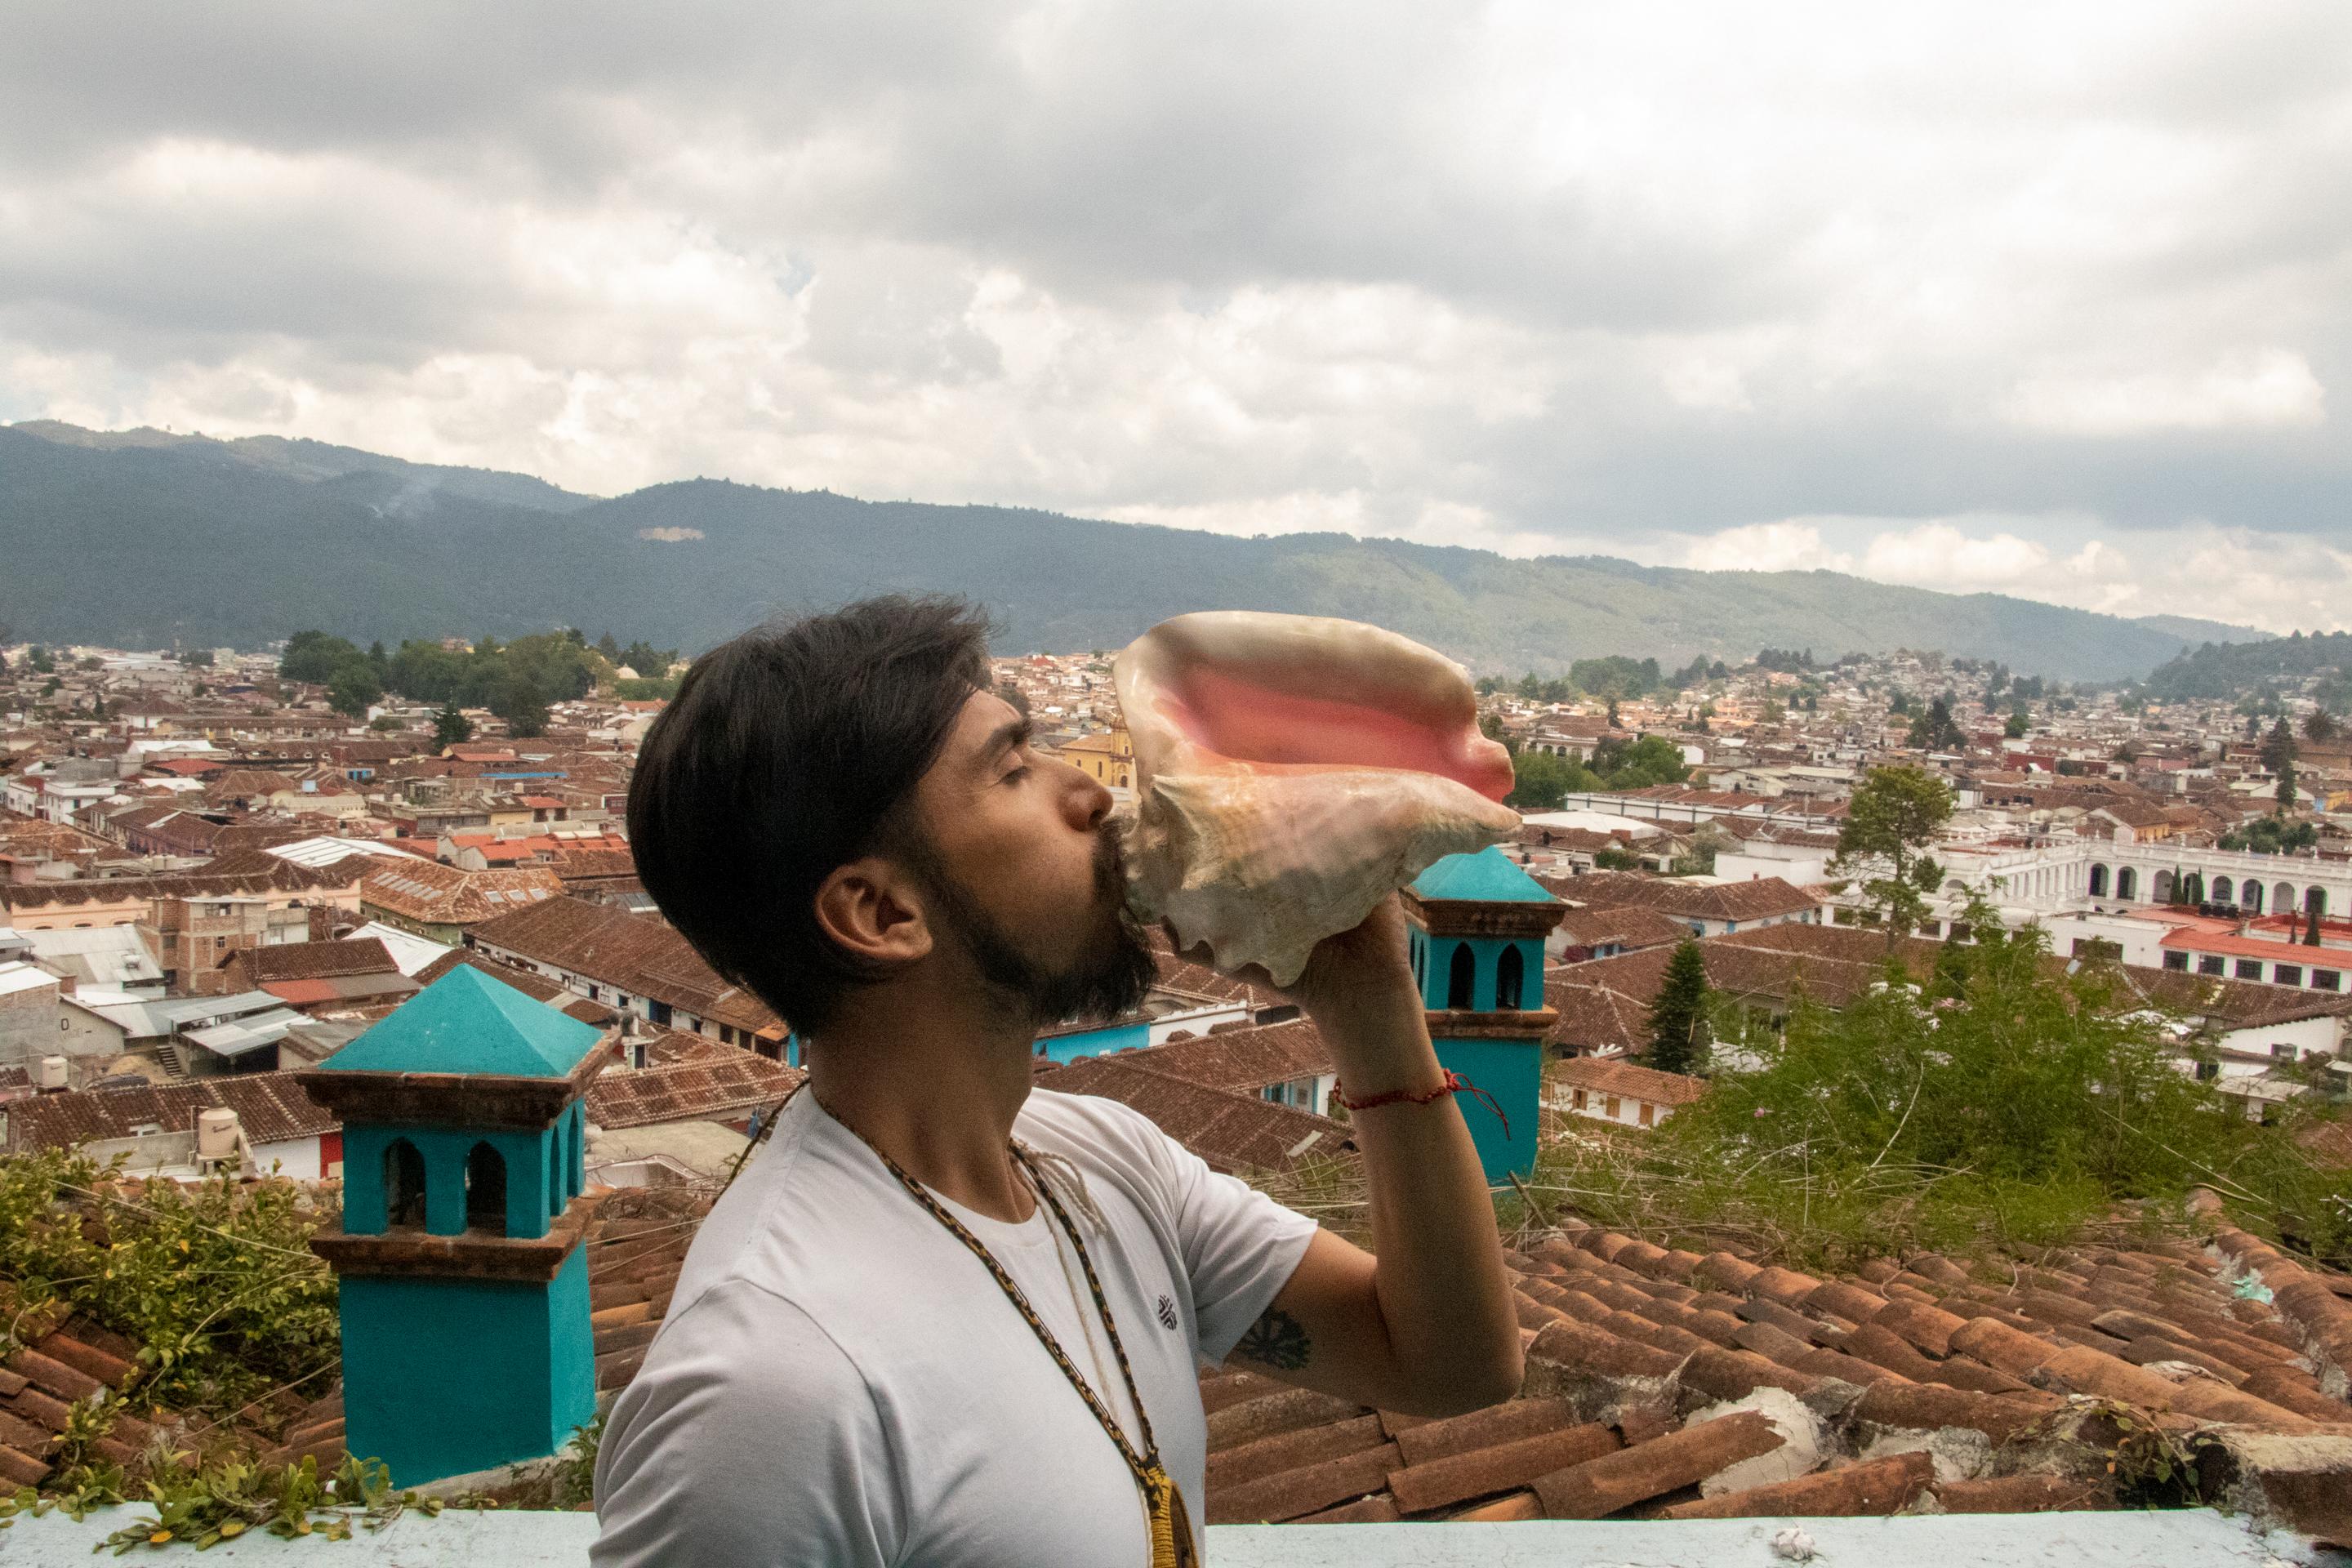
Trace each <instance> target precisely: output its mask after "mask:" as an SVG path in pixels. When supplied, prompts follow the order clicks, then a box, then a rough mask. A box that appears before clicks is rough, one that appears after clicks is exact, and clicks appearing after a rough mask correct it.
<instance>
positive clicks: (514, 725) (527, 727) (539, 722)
mask: <svg viewBox="0 0 2352 1568" xmlns="http://www.w3.org/2000/svg"><path fill="white" fill-rule="evenodd" d="M490 711H491V712H493V713H495V714H497V715H498V716H499V718H501V719H503V720H505V721H507V733H508V734H509V735H511V736H513V737H514V738H515V739H517V740H529V739H530V737H532V736H534V735H543V734H545V733H546V732H547V698H546V696H545V694H544V693H542V692H541V690H540V689H539V685H538V683H537V682H536V681H534V680H532V679H530V677H529V676H527V675H510V676H509V677H508V678H507V679H505V680H503V681H501V682H500V683H499V689H498V693H497V695H495V696H494V697H492V698H491V699H490Z"/></svg>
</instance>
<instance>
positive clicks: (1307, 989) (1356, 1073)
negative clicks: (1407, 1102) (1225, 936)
mask: <svg viewBox="0 0 2352 1568" xmlns="http://www.w3.org/2000/svg"><path fill="white" fill-rule="evenodd" d="M1169 935H1170V939H1171V941H1172V940H1174V936H1175V933H1174V931H1170V933H1169ZM1184 956H1185V957H1186V958H1188V959H1191V960H1192V962H1193V963H1200V964H1203V965H1206V966H1210V967H1214V963H1215V960H1214V958H1213V955H1212V954H1211V953H1210V952H1209V947H1208V944H1207V943H1206V942H1202V943H1198V944H1196V945H1194V946H1193V947H1192V949H1190V950H1189V951H1186V952H1184ZM1229 973H1231V974H1232V975H1233V977H1234V979H1236V980H1240V981H1244V982H1246V983H1247V984H1251V985H1255V986H1257V987H1259V988H1261V989H1263V990H1266V991H1271V992H1274V993H1275V994H1276V995H1280V996H1285V997H1287V998H1288V999H1290V1000H1291V1001H1293V1002H1296V1003H1297V1004H1298V1005H1299V1007H1300V1008H1301V1009H1302V1010H1303V1011H1305V1012H1306V1014H1307V1016H1308V1017H1310V1018H1313V1019H1314V1020H1315V1022H1316V1025H1317V1026H1318V1027H1319V1028H1320V1029H1321V1030H1322V1032H1323V1037H1324V1040H1325V1043H1326V1044H1328V1045H1329V1047H1331V1054H1332V1057H1333V1058H1334V1061H1335V1065H1337V1066H1338V1068H1339V1076H1340V1079H1342V1080H1343V1081H1344V1082H1345V1083H1346V1085H1347V1087H1348V1089H1349V1093H1350V1094H1351V1095H1365V1094H1379V1093H1384V1092H1386V1091H1387V1090H1389V1089H1411V1090H1413V1091H1416V1092H1418V1091H1419V1090H1421V1089H1433V1088H1435V1087H1436V1085H1437V1081H1438V1078H1437V1073H1436V1070H1435V1067H1434V1063H1435V1059H1436V1058H1434V1057H1433V1056H1432V1055H1431V1054H1430V1046H1429V1029H1428V1024H1427V1020H1426V1019H1425V1017H1424V1016H1423V1011H1422V1003H1421V994H1420V992H1419V991H1418V990H1416V989H1415V988H1414V986H1413V980H1412V958H1411V957H1410V956H1409V953H1408V951H1407V947H1406V942H1405V924H1404V910H1403V907H1402V904H1401V903H1400V902H1399V900H1398V899H1397V896H1396V895H1395V894H1394V893H1391V894H1390V895H1389V896H1388V897H1387V898H1385V899H1383V900H1381V901H1380V902H1379V903H1377V904H1375V905H1373V906H1372V912H1371V913H1370V914H1369V915H1366V916H1365V917H1364V919H1363V921H1361V922H1360V923H1359V924H1358V925H1357V926H1356V927H1355V929H1354V930H1352V931H1341V932H1339V934H1338V935H1336V936H1328V937H1325V938H1324V939H1323V940H1322V941H1321V942H1318V943H1317V944H1316V946H1315V951H1314V952H1312V953H1311V954H1309V955H1308V957H1307V967H1306V968H1305V969H1303V970H1301V971H1300V972H1299V974H1298V978H1297V980H1295V981H1293V982H1291V983H1290V984H1288V985H1277V984H1275V980H1274V976H1272V975H1271V974H1268V973H1266V972H1265V969H1264V968H1262V967H1260V966H1259V965H1257V964H1255V963H1251V964H1244V966H1243V967H1241V968H1240V969H1237V970H1233V971H1230V972H1229Z"/></svg>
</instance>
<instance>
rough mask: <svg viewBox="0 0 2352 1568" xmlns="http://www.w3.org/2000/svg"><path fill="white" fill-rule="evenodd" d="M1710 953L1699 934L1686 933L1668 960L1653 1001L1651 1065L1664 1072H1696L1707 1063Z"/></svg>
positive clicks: (1647, 1053)
mask: <svg viewBox="0 0 2352 1568" xmlns="http://www.w3.org/2000/svg"><path fill="white" fill-rule="evenodd" d="M1706 998H1707V984H1706V954H1705V953H1703V952H1700V951H1699V945H1698V941H1697V939H1696V938H1695V937H1685V938H1683V940H1682V941H1681V942H1680V943H1678V944H1677V945H1676V946H1675V955H1674V956H1673V957H1672V958H1670V959H1668V960H1667V961H1666V973H1665V979H1664V983H1663V984H1660V985H1659V987H1658V994H1657V996H1656V998H1655V999H1654V1001H1652V1002H1651V1004H1650V1026H1649V1027H1650V1048H1649V1050H1648V1051H1647V1052H1646V1053H1644V1057H1645V1059H1646V1060H1647V1061H1648V1063H1649V1065H1650V1066H1652V1067H1654V1068H1656V1069H1657V1070H1658V1071H1660V1072H1679V1073H1696V1072H1699V1071H1701V1070H1702V1069H1703V1068H1705V1067H1706V1047H1707V1027H1706Z"/></svg>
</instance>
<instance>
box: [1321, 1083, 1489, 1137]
mask: <svg viewBox="0 0 2352 1568" xmlns="http://www.w3.org/2000/svg"><path fill="white" fill-rule="evenodd" d="M1440 1070H1442V1071H1444V1073H1445V1081H1444V1082H1443V1083H1441V1084H1439V1085H1438V1086H1437V1087H1436V1088H1435V1089H1431V1090H1430V1091H1429V1092H1428V1093H1426V1094H1415V1093H1413V1092H1412V1090H1411V1089H1390V1090H1389V1091H1388V1092H1387V1093H1385V1094H1368V1095H1366V1096H1365V1097H1364V1098H1363V1099H1361V1100H1349V1098H1348V1096H1347V1093H1346V1088H1347V1086H1346V1085H1344V1084H1342V1083H1340V1082H1339V1080H1338V1079H1333V1080H1332V1082H1331V1102H1332V1103H1333V1104H1334V1105H1337V1106H1339V1108H1340V1109H1342V1110H1370V1109H1371V1108H1372V1107H1373V1106H1375V1105H1400V1104H1402V1105H1427V1104H1429V1103H1431V1102H1432V1101H1433V1100H1443V1099H1444V1098H1445V1097H1446V1096H1447V1095H1449V1094H1470V1095H1475V1096H1476V1097H1477V1099H1478V1101H1479V1103H1481V1104H1483V1105H1484V1106H1486V1109H1487V1110H1491V1111H1493V1112H1494V1113H1495V1120H1496V1121H1499V1122H1501V1123H1502V1124H1503V1136H1504V1137H1506V1138H1508V1137H1509V1136H1510V1135H1511V1119H1510V1118H1509V1117H1507V1116H1506V1115H1504V1114H1503V1108H1502V1107H1501V1106H1500V1105H1498V1104H1496V1101H1495V1097H1494V1096H1493V1095H1491V1094H1488V1093H1487V1092H1486V1090H1485V1089H1480V1088H1479V1087H1478V1086H1477V1085H1476V1084H1475V1083H1472V1082H1471V1081H1470V1080H1469V1079H1465V1078H1464V1077H1463V1076H1462V1075H1461V1074H1459V1073H1457V1072H1454V1071H1453V1070H1452V1069H1451V1068H1442V1069H1440Z"/></svg>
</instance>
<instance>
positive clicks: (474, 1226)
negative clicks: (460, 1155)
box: [466, 1143, 507, 1236]
mask: <svg viewBox="0 0 2352 1568" xmlns="http://www.w3.org/2000/svg"><path fill="white" fill-rule="evenodd" d="M466 1228H467V1230H480V1231H488V1233H489V1234H490V1235H492V1236H504V1235H505V1234H506V1233H507V1159H506V1156H505V1155H503V1154H501V1153H499V1152H498V1151H497V1150H496V1149H493V1148H491V1147H490V1146H489V1145H488V1143H477V1144H475V1145H474V1152H472V1153H470V1154H468V1155H467V1156H466Z"/></svg>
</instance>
